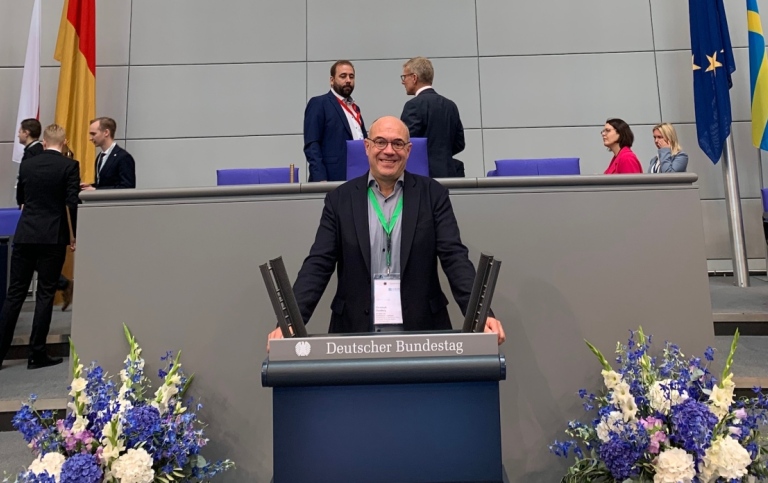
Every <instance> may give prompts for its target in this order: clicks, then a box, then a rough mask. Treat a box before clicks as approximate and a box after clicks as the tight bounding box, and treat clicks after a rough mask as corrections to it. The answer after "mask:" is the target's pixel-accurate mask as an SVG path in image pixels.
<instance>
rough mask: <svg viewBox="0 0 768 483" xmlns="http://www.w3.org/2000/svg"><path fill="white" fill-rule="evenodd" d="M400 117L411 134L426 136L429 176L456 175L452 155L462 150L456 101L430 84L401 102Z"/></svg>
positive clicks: (461, 135)
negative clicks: (403, 104) (409, 98)
mask: <svg viewBox="0 0 768 483" xmlns="http://www.w3.org/2000/svg"><path fill="white" fill-rule="evenodd" d="M400 119H401V120H402V121H403V122H404V123H405V125H406V126H408V131H410V133H411V137H412V138H427V155H428V156H429V176H430V177H432V178H453V177H456V176H457V173H456V165H455V164H454V162H453V156H454V155H456V154H458V153H460V152H462V151H463V150H464V126H462V124H461V118H460V117H459V108H458V107H456V104H455V103H454V102H453V101H452V100H450V99H448V98H446V97H443V96H441V95H440V94H438V93H437V92H435V90H434V89H432V88H429V89H424V90H423V91H422V92H421V93H419V95H418V96H416V97H414V98H413V99H411V100H410V101H408V102H406V103H405V106H404V107H403V114H402V115H401V116H400Z"/></svg>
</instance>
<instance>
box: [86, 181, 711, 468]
mask: <svg viewBox="0 0 768 483" xmlns="http://www.w3.org/2000/svg"><path fill="white" fill-rule="evenodd" d="M695 179H696V177H695V176H694V175H670V176H663V175H662V176H647V177H632V176H614V177H602V176H597V177H555V178H541V179H535V178H530V179H510V178H497V179H466V180H455V181H451V182H446V184H447V185H448V186H449V187H450V188H451V200H452V202H453V205H454V210H455V212H456V216H457V218H458V221H459V225H460V228H461V231H462V238H463V240H464V242H465V244H466V245H467V246H468V247H469V249H470V254H471V258H472V259H473V261H476V260H477V258H478V257H479V255H480V252H481V251H487V252H489V253H493V254H494V255H496V256H497V257H498V258H499V259H500V260H502V261H503V265H502V270H501V274H500V277H499V281H498V284H497V288H496V294H495V297H494V303H493V306H494V310H495V312H496V314H497V315H498V317H499V318H500V319H501V320H502V321H503V323H504V326H505V328H506V331H507V334H508V341H507V343H506V344H505V345H504V346H502V351H503V352H504V353H505V354H506V356H507V366H508V376H507V380H506V381H505V382H503V383H501V388H502V400H501V405H502V431H503V444H504V449H503V451H504V463H505V465H506V467H507V472H508V473H509V476H510V480H511V481H513V482H528V481H556V479H557V478H558V477H559V476H560V475H561V474H562V471H563V468H564V467H565V464H564V461H561V460H559V459H558V458H556V457H555V456H553V455H550V454H549V453H548V451H547V445H548V444H549V443H550V442H551V441H552V440H554V439H555V438H562V436H563V434H562V430H563V428H564V427H565V424H566V422H567V421H568V420H570V419H573V418H576V417H579V416H581V415H582V414H583V410H582V409H581V406H580V404H579V400H578V397H577V395H576V392H577V391H578V389H579V388H582V387H586V388H590V389H597V388H598V385H599V384H600V382H601V378H600V376H599V370H600V366H599V364H598V363H597V361H596V360H595V359H594V357H593V356H592V355H591V354H590V353H589V351H588V350H587V348H586V346H585V345H584V343H583V342H582V340H583V339H584V338H587V339H589V340H590V341H592V342H594V343H595V344H596V345H597V346H598V347H599V348H601V349H602V350H603V351H605V352H606V353H610V352H611V351H612V350H613V349H614V348H615V343H616V341H618V340H625V339H626V337H627V336H628V330H630V329H633V328H637V326H638V325H641V324H642V326H643V327H644V328H645V330H646V332H647V333H650V334H653V335H654V336H655V337H656V340H657V341H663V340H665V339H668V340H673V341H676V342H678V343H680V344H682V345H683V347H684V348H685V350H686V352H687V353H694V352H700V351H703V350H704V349H705V348H706V346H707V345H710V344H712V343H713V339H714V336H713V329H712V318H711V309H710V300H709V288H708V281H707V274H706V254H705V246H704V238H703V230H702V223H701V203H700V201H699V194H698V190H697V188H696V187H694V186H693V185H692V183H693V182H694V181H695ZM331 188H333V185H330V184H315V185H306V184H304V185H291V186H289V185H282V186H274V185H273V186H265V187H227V188H209V189H179V190H121V191H110V192H89V193H84V194H83V195H82V197H83V199H84V200H85V203H84V205H82V208H81V212H80V215H79V220H80V222H79V223H80V226H79V232H78V251H77V256H76V264H75V276H76V278H77V281H78V287H77V291H78V293H77V300H76V303H75V305H74V312H73V328H72V335H73V338H74V341H75V342H76V344H77V347H78V349H79V351H80V354H81V357H82V359H83V360H85V361H89V360H92V359H97V360H99V362H101V363H102V364H104V365H105V367H106V368H107V369H109V370H110V371H111V372H113V373H114V372H115V371H117V370H118V369H119V368H120V366H121V364H122V360H123V358H124V357H125V351H126V347H125V343H124V342H123V340H122V338H121V337H122V332H121V324H123V323H125V324H128V325H129V326H130V327H131V328H132V329H133V331H134V333H135V335H136V337H137V339H138V340H139V342H140V343H141V344H142V346H143V347H144V355H145V357H146V358H147V360H148V367H149V368H150V369H149V370H150V371H151V372H154V371H155V370H156V368H157V367H158V362H159V361H158V358H159V356H160V355H161V354H163V353H165V351H166V350H178V349H182V350H183V355H182V361H183V363H184V369H185V370H186V371H187V372H188V373H195V374H196V380H195V382H194V385H193V388H192V394H193V395H194V396H196V397H200V398H201V401H202V402H203V404H205V408H204V409H203V411H202V417H203V418H204V420H205V421H207V422H209V423H210V427H209V429H208V434H209V436H210V437H211V439H212V440H213V443H212V444H211V445H210V451H209V452H208V455H209V456H210V457H224V456H227V457H231V458H233V459H234V460H235V461H236V462H237V464H238V469H237V471H236V472H233V473H231V474H229V475H227V476H225V477H224V478H222V480H221V481H231V482H235V481H237V482H242V481H254V482H267V481H269V478H270V476H271V456H272V454H271V437H272V434H271V431H272V427H271V394H270V390H269V389H264V388H262V387H261V384H260V365H261V362H262V360H263V359H264V357H265V355H266V354H265V345H266V335H267V333H268V332H269V331H270V330H271V329H272V328H273V327H274V325H275V320H274V315H273V312H272V309H271V306H270V304H269V301H268V297H267V295H266V290H265V289H264V286H263V282H262V280H261V276H260V274H259V272H258V265H259V264H261V263H263V262H265V261H266V260H268V259H269V258H273V257H276V256H278V255H282V256H283V257H284V259H285V262H286V266H287V269H288V272H289V275H290V277H291V279H294V278H295V276H296V273H297V271H298V269H299V267H300V264H301V262H302V260H303V258H304V256H306V254H307V253H308V251H309V247H310V245H311V243H312V240H313V239H314V234H315V230H316V227H317V224H318V221H319V218H320V213H321V210H322V199H323V197H324V193H323V191H324V190H328V189H331ZM443 287H444V290H448V287H447V284H446V282H445V280H443ZM334 290H335V285H334V282H332V283H331V286H330V287H328V289H327V290H326V293H325V295H324V297H323V300H322V301H321V302H320V304H319V306H318V309H317V311H316V313H315V315H314V317H313V318H312V321H311V323H310V325H309V331H310V332H311V333H313V332H314V333H322V332H325V331H327V328H328V322H327V321H328V320H329V316H330V311H329V308H328V307H329V304H330V299H331V296H332V293H333V291H334ZM451 315H452V317H453V320H454V326H457V327H458V326H459V325H460V324H461V321H462V320H463V318H462V317H461V314H460V313H459V311H458V308H457V306H456V304H455V303H454V302H453V301H451ZM404 410H405V409H404ZM296 439H297V442H298V444H300V441H301V435H300V434H297V435H296ZM303 450H304V451H312V448H303Z"/></svg>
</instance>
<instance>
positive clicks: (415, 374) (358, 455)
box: [261, 332, 506, 483]
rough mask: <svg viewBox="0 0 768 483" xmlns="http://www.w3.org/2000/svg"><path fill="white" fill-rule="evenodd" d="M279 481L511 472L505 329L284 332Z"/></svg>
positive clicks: (378, 480) (275, 370) (468, 478)
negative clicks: (506, 440)
mask: <svg viewBox="0 0 768 483" xmlns="http://www.w3.org/2000/svg"><path fill="white" fill-rule="evenodd" d="M261 377H262V385H263V386H265V387H271V388H272V401H273V431H274V435H273V439H274V483H330V482H333V483H361V482H366V483H395V482H396V483H449V482H451V483H459V482H462V483H463V482H478V483H481V482H482V483H486V482H487V483H491V482H494V483H495V482H499V483H500V482H501V481H502V463H501V429H500V416H499V381H501V380H503V379H505V377H506V364H505V360H504V356H503V355H502V354H500V353H499V348H498V345H497V336H496V334H483V333H406V332H404V333H394V334H393V333H386V334H376V335H368V334H366V335H360V336H325V337H300V338H291V339H277V340H272V341H271V342H270V353H269V358H268V359H267V360H265V361H264V363H263V365H262V372H261Z"/></svg>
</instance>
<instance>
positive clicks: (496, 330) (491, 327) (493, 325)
mask: <svg viewBox="0 0 768 483" xmlns="http://www.w3.org/2000/svg"><path fill="white" fill-rule="evenodd" d="M485 332H486V333H493V334H498V335H499V345H501V344H503V343H504V341H505V340H507V336H505V335H504V327H502V326H501V321H500V320H498V319H494V318H493V317H488V318H487V319H485ZM270 337H271V334H270Z"/></svg>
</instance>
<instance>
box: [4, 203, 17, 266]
mask: <svg viewBox="0 0 768 483" xmlns="http://www.w3.org/2000/svg"><path fill="white" fill-rule="evenodd" d="M19 218H21V210H20V209H19V208H18V207H13V208H0V236H11V235H13V234H14V233H16V225H17V224H18V223H19ZM0 276H3V277H4V276H5V274H2V275H0Z"/></svg>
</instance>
